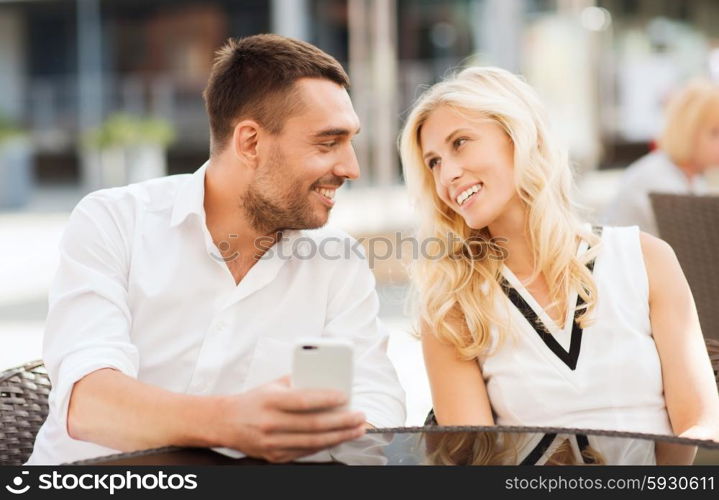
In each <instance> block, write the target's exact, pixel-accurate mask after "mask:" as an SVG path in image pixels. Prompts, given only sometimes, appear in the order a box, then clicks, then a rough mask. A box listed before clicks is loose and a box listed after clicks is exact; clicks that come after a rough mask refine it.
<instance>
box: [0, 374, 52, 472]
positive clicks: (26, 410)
mask: <svg viewBox="0 0 719 500" xmlns="http://www.w3.org/2000/svg"><path fill="white" fill-rule="evenodd" d="M49 394H50V379H49V378H48V376H47V371H46V370H45V366H44V365H43V363H42V361H33V362H31V363H26V364H24V365H22V366H18V367H16V368H11V369H9V370H5V371H3V372H0V465H22V464H23V463H24V462H25V461H26V460H27V459H28V458H29V457H30V454H31V453H32V448H33V445H34V444H35V436H36V435H37V432H38V430H39V429H40V426H41V425H42V423H43V422H44V421H45V418H46V417H47V412H48V404H47V398H48V395H49Z"/></svg>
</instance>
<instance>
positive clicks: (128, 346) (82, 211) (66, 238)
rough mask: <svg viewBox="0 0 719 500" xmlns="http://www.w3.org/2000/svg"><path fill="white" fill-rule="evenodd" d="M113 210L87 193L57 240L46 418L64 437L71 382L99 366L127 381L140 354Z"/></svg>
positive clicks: (124, 241) (46, 347) (123, 242)
mask: <svg viewBox="0 0 719 500" xmlns="http://www.w3.org/2000/svg"><path fill="white" fill-rule="evenodd" d="M118 212H119V210H113V209H112V205H111V203H110V202H108V200H105V199H103V198H102V197H100V196H99V195H97V194H96V193H94V194H91V195H88V196H87V197H85V198H83V200H82V201H80V203H79V204H78V205H77V206H76V207H75V209H74V210H73V212H72V214H71V215H70V220H69V222H68V225H67V227H66V229H65V232H64V234H63V237H62V239H61V242H60V249H59V250H60V252H59V253H60V262H59V267H58V270H57V273H56V275H55V278H54V280H53V283H52V285H51V287H50V292H49V310H48V316H47V322H46V326H45V335H44V338H43V360H44V362H45V366H46V368H47V371H48V374H49V377H50V381H51V383H52V391H51V393H50V397H49V406H50V413H49V416H48V418H53V419H55V423H56V424H57V425H58V427H59V428H61V429H63V430H64V432H67V410H68V403H69V400H70V394H71V392H72V389H73V386H74V384H75V382H77V381H78V380H80V379H81V378H83V377H84V376H85V375H87V374H89V373H91V372H93V371H96V370H99V369H101V368H115V369H117V370H119V371H121V372H123V373H125V374H126V375H129V376H131V377H133V378H136V377H137V373H138V368H139V356H138V351H137V348H136V347H135V346H134V345H133V344H132V342H131V341H130V325H131V320H132V319H131V313H130V309H129V306H128V293H127V276H128V267H129V250H128V248H129V247H128V238H127V237H126V236H125V234H124V233H126V232H127V229H126V228H124V227H123V226H124V224H123V222H122V217H121V216H120V215H119V213H118ZM68 437H69V436H68Z"/></svg>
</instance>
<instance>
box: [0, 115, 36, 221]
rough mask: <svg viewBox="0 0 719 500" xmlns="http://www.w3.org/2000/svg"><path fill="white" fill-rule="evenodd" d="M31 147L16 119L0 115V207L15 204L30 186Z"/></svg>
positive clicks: (25, 198) (27, 195)
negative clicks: (14, 120)
mask: <svg viewBox="0 0 719 500" xmlns="http://www.w3.org/2000/svg"><path fill="white" fill-rule="evenodd" d="M32 168H33V164H32V147H31V145H30V140H29V138H28V134H27V132H25V131H24V130H23V129H22V128H21V127H20V126H19V125H18V124H17V123H15V122H13V121H11V120H10V119H9V118H7V117H4V116H0V208H19V207H22V206H23V205H25V204H26V203H27V201H28V199H29V198H30V191H31V189H32V180H33V173H32Z"/></svg>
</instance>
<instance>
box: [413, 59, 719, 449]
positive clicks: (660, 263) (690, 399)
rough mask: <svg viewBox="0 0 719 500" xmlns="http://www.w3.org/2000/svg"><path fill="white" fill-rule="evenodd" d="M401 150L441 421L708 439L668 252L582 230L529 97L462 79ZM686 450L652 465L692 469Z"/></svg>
mask: <svg viewBox="0 0 719 500" xmlns="http://www.w3.org/2000/svg"><path fill="white" fill-rule="evenodd" d="M400 142H401V145H400V148H401V154H402V162H403V166H404V170H405V177H406V180H407V184H408V187H409V189H410V191H411V193H412V194H413V197H414V198H415V200H416V203H417V206H418V209H419V210H420V214H421V215H420V218H421V226H420V228H419V237H420V239H421V240H422V241H427V242H429V243H430V244H428V245H427V249H428V251H427V252H425V253H426V255H423V256H422V257H421V258H420V259H419V260H417V261H416V262H415V263H414V267H413V269H412V279H413V285H414V286H415V288H416V289H417V291H418V298H419V311H418V315H419V319H420V327H419V328H420V334H421V338H422V344H423V352H424V357H425V364H426V367H427V371H428V375H429V380H430V387H431V390H432V400H433V404H434V412H435V414H436V420H437V422H438V423H439V424H442V425H494V424H499V425H537V426H544V425H547V426H560V427H579V428H601V429H614V430H623V431H636V432H648V433H658V434H672V433H673V434H677V435H681V436H686V437H693V438H700V439H708V438H711V439H715V440H717V441H719V429H718V427H719V396H718V395H717V387H716V384H715V383H714V378H713V373H712V370H711V367H710V363H709V358H708V355H707V351H706V348H705V346H704V342H703V338H702V333H701V330H700V327H699V320H698V318H697V313H696V310H695V307H694V303H693V299H692V296H691V293H690V290H689V287H688V285H687V282H686V280H685V278H684V276H683V274H682V271H681V268H680V267H679V263H678V262H677V260H676V257H675V256H674V253H673V251H672V250H671V248H670V247H669V246H668V245H667V244H666V243H664V242H663V241H661V240H659V239H657V238H655V237H653V236H650V235H647V234H644V233H640V232H639V230H638V228H637V227H636V226H633V227H625V228H619V227H605V228H603V229H602V228H596V230H594V231H593V230H592V228H591V226H589V225H588V224H583V223H582V222H581V221H580V219H579V218H578V216H577V215H576V214H575V209H574V207H573V205H572V202H571V199H570V191H571V187H572V176H571V171H570V167H569V163H568V159H567V155H566V153H565V152H564V151H563V150H562V149H561V148H560V147H559V146H558V145H557V144H556V141H555V139H554V138H553V137H552V136H551V135H550V133H549V132H548V128H547V125H546V119H545V117H544V110H543V107H542V105H541V103H540V102H539V100H538V98H537V97H536V95H535V93H534V92H533V90H532V89H531V88H530V87H529V86H528V85H526V84H525V83H524V82H523V81H521V80H520V79H519V78H517V77H515V76H514V75H512V74H510V73H508V72H506V71H504V70H501V69H497V68H469V69H465V70H464V71H462V72H461V73H459V74H458V75H457V76H456V77H453V78H451V79H449V80H446V81H444V82H441V83H439V84H437V85H435V86H434V87H432V88H430V89H429V90H428V91H427V92H425V94H424V95H423V96H422V97H421V98H420V99H419V101H418V103H417V104H416V105H415V107H414V109H413V110H412V112H411V113H410V115H409V117H408V119H407V123H406V125H405V127H404V131H403V133H402V136H401V140H400ZM446 240H447V241H454V242H455V243H451V244H449V245H448V246H445V247H443V246H442V245H441V244H440V243H439V242H440V241H446ZM467 241H472V242H475V243H476V242H477V241H480V242H485V243H486V244H487V245H490V246H493V247H494V246H497V245H500V246H501V247H502V249H503V251H502V252H496V251H495V252H478V251H476V247H477V245H468V244H467V243H466V242H467ZM462 242H464V243H462ZM429 254H431V255H429ZM498 255H499V256H501V257H503V258H498V257H497V256H498ZM682 450H685V449H683V448H682V449H681V450H680V451H677V450H670V449H663V450H657V461H659V462H660V463H661V462H666V461H675V462H676V461H679V462H682V461H683V462H688V463H691V460H693V456H688V455H689V454H688V453H686V452H684V451H682ZM681 454H683V455H684V456H680V455H681ZM652 458H653V457H652Z"/></svg>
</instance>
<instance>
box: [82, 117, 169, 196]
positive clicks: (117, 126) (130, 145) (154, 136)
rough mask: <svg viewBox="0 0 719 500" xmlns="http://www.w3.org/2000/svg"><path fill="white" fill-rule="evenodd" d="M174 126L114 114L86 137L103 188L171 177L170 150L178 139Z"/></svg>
mask: <svg viewBox="0 0 719 500" xmlns="http://www.w3.org/2000/svg"><path fill="white" fill-rule="evenodd" d="M174 136H175V133H174V129H173V128H172V125H171V124H170V123H169V122H167V121H165V120H162V119H159V118H143V117H136V116H132V115H128V114H124V113H116V114H113V115H110V116H109V117H108V118H107V120H105V121H104V122H103V124H102V125H101V126H100V127H98V128H96V129H94V130H91V131H90V132H89V133H88V134H87V135H86V137H85V146H86V149H88V150H89V151H90V152H91V154H92V156H93V157H94V160H95V162H94V163H95V165H94V168H96V169H97V170H98V172H96V173H95V178H96V179H97V181H96V182H97V183H98V184H99V186H93V187H113V186H121V185H125V184H131V183H134V182H141V181H144V180H148V179H152V178H155V177H162V176H164V175H167V158H166V152H167V147H168V146H169V145H170V144H171V143H172V141H173V140H174Z"/></svg>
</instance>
